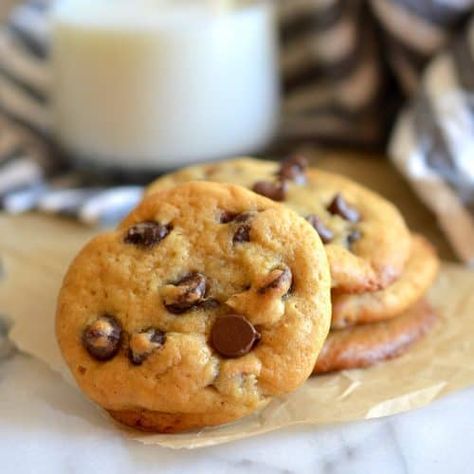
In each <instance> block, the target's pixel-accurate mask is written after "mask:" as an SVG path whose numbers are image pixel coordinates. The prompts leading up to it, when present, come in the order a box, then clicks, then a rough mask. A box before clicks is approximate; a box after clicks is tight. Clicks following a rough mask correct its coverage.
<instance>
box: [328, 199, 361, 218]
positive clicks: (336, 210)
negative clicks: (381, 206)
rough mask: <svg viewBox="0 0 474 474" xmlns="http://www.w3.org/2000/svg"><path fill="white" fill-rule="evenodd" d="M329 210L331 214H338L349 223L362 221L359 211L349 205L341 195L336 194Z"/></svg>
mask: <svg viewBox="0 0 474 474" xmlns="http://www.w3.org/2000/svg"><path fill="white" fill-rule="evenodd" d="M327 209H328V211H329V212H330V213H331V214H337V215H339V216H341V217H342V218H343V219H345V220H346V221H349V222H358V221H359V219H360V214H359V212H358V211H357V209H355V208H354V207H352V206H351V205H349V204H348V203H347V202H346V200H345V199H344V198H343V197H342V194H341V193H338V194H336V196H335V197H334V199H333V200H332V201H331V203H330V204H329V206H328V208H327Z"/></svg>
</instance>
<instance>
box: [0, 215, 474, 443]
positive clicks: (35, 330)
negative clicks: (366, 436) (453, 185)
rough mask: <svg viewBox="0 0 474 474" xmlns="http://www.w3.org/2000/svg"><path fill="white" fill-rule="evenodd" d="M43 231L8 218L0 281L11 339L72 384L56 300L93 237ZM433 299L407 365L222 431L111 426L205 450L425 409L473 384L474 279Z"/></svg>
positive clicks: (444, 283)
mask: <svg viewBox="0 0 474 474" xmlns="http://www.w3.org/2000/svg"><path fill="white" fill-rule="evenodd" d="M5 224H7V225H5ZM36 224H37V225H33V226H32V232H31V234H30V233H28V232H27V233H28V234H29V235H21V236H18V235H17V233H16V231H17V229H15V225H9V223H5V222H2V220H1V219H0V225H1V230H2V232H1V236H0V239H1V242H2V245H1V247H0V249H1V251H2V254H3V259H4V267H5V270H6V274H7V277H6V279H4V280H3V282H0V313H4V314H7V315H9V316H10V317H11V318H12V319H13V321H14V327H13V330H12V333H11V338H12V339H13V341H14V342H15V343H16V344H17V345H18V347H19V348H20V349H21V350H23V351H25V352H27V353H30V354H32V355H34V356H36V357H38V358H39V359H41V360H43V361H45V362H46V363H47V364H48V365H49V366H50V367H51V368H52V369H54V370H56V371H58V372H60V373H61V374H62V375H63V376H64V377H65V378H66V380H68V381H69V382H71V383H74V382H73V381H72V378H71V376H70V375H69V372H68V371H67V368H66V367H65V364H64V363H63V361H62V358H61V356H60V353H59V350H58V348H57V345H56V341H55V338H54V330H53V328H54V313H55V304H56V295H57V292H58V289H59V286H60V283H61V279H62V276H63V274H64V271H65V269H66V267H67V265H68V263H69V261H70V260H71V258H72V257H73V255H74V254H75V253H76V252H77V250H78V249H79V247H80V246H81V245H82V243H83V241H84V240H85V239H86V238H87V237H89V235H88V233H89V234H90V233H91V232H90V231H80V232H75V231H74V228H73V227H72V226H73V224H68V225H69V226H70V228H67V231H68V232H65V229H64V224H61V225H60V224H59V223H58V222H57V221H56V220H52V221H51V222H49V223H48V224H45V223H44V221H41V222H38V223H36ZM33 229H34V231H33ZM23 233H25V232H23ZM33 236H34V238H33ZM25 240H28V246H25V245H24V243H25ZM5 242H6V243H7V244H6V245H4V243H5ZM6 247H8V248H6ZM429 299H430V301H431V302H432V304H433V305H434V306H435V308H436V309H437V310H438V312H439V314H440V318H439V319H440V320H439V323H438V324H437V326H436V328H435V330H434V331H433V332H432V333H431V334H430V335H429V337H428V338H427V339H425V340H423V341H422V342H420V343H419V344H417V345H416V346H415V348H414V349H413V350H412V351H411V352H409V353H408V354H407V355H405V356H403V357H401V358H399V359H396V360H393V361H390V362H386V363H383V364H380V365H379V366H377V367H374V368H371V369H366V370H352V371H344V372H341V373H338V374H335V375H327V376H319V377H313V378H311V379H310V380H309V381H308V382H307V383H306V384H305V385H304V386H303V387H301V388H300V389H299V390H298V391H297V392H295V393H293V394H291V395H289V396H288V397H285V398H281V399H278V400H274V401H273V402H272V403H271V404H270V405H269V406H268V407H267V408H265V409H264V410H263V411H261V412H260V413H258V414H255V415H253V416H250V417H247V418H245V419H243V420H241V421H238V422H235V423H232V424H229V425H225V426H222V427H219V428H211V429H205V430H202V431H200V432H194V433H186V434H180V435H153V434H142V433H140V432H136V431H133V430H127V429H124V428H122V427H121V426H118V425H117V424H115V423H114V422H112V421H111V422H110V427H111V430H115V429H117V428H118V429H120V430H122V431H123V433H124V434H125V435H126V436H128V437H130V438H132V439H135V440H137V441H141V442H143V443H146V444H159V445H162V446H167V447H171V448H197V447H202V446H209V445H215V444H220V443H225V442H229V441H232V440H237V439H240V438H245V437H249V436H253V435H256V434H259V433H265V432H268V431H272V430H276V429H278V428H282V427H287V426H290V425H295V424H312V425H322V424H333V423H340V422H346V421H353V420H361V419H369V418H377V417H381V416H386V415H392V414H395V413H400V412H403V411H407V410H411V409H414V408H418V407H421V406H423V405H426V404H428V403H430V402H432V401H433V400H436V399H437V398H440V397H442V396H444V395H447V394H448V393H450V392H452V391H454V390H459V389H462V388H464V387H467V386H469V385H473V384H474V338H473V336H472V334H474V272H472V271H469V270H466V269H464V268H462V267H460V266H456V265H452V264H450V265H448V264H444V265H443V267H442V270H441V274H440V277H439V279H438V281H437V282H436V284H435V286H434V287H433V288H432V290H431V291H430V294H429ZM66 402H67V401H65V403H66ZM90 408H91V411H89V412H88V413H77V416H84V417H87V418H88V419H90V417H91V416H93V417H96V418H97V422H98V423H99V422H103V420H100V414H99V413H100V412H99V411H98V410H96V409H95V407H93V406H92V405H91V407H90ZM104 416H106V415H105V414H104Z"/></svg>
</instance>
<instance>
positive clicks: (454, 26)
mask: <svg viewBox="0 0 474 474" xmlns="http://www.w3.org/2000/svg"><path fill="white" fill-rule="evenodd" d="M51 1H52V0H51ZM275 2H276V3H277V6H278V12H279V24H280V32H281V35H280V36H281V74H282V82H283V87H284V102H283V117H282V128H281V134H280V138H281V140H279V141H281V142H282V143H284V144H295V143H299V144H301V143H305V144H306V143H308V142H316V143H321V142H323V143H325V142H327V143H337V144H341V143H343V144H350V145H361V146H365V147H366V146H374V145H377V144H381V143H383V142H384V140H386V138H387V137H389V136H390V140H389V153H390V155H391V157H392V158H393V160H394V162H395V163H396V165H397V166H398V168H399V169H400V170H401V171H402V173H404V174H405V176H406V177H407V179H408V180H409V181H410V182H411V183H412V184H413V186H414V188H415V189H416V190H417V192H418V193H419V194H420V196H421V198H422V199H423V200H424V201H425V202H426V203H427V205H428V206H430V207H431V208H432V209H433V210H434V211H435V212H436V214H437V215H438V217H439V219H440V221H441V223H442V224H443V226H444V228H445V230H446V233H447V235H448V237H449V238H450V239H451V241H452V242H453V244H454V247H455V248H456V249H457V251H458V253H459V255H460V256H461V257H462V258H463V259H464V260H465V261H467V262H474V166H473V165H472V164H471V163H472V162H474V122H473V120H474V118H473V117H474V101H473V100H472V91H473V88H474V60H473V51H474V30H473V26H472V24H470V23H469V22H470V16H471V12H472V11H473V10H474V0H350V1H349V0H275ZM49 4H50V0H26V1H25V3H24V4H22V5H21V6H20V7H18V8H17V9H15V10H14V11H13V13H12V15H11V16H10V18H9V20H8V22H7V24H6V25H4V27H3V28H1V27H0V205H1V206H2V208H3V209H5V210H7V211H8V212H12V213H14V212H24V211H27V210H31V209H39V210H41V211H43V212H49V213H59V214H64V215H68V216H73V217H76V218H78V219H80V220H82V221H84V222H88V223H94V224H95V223H99V222H102V223H112V222H114V221H115V220H117V219H119V218H120V217H121V216H123V215H124V214H125V213H126V212H128V210H129V209H130V208H132V207H133V206H134V205H135V204H136V203H137V202H138V201H139V199H140V197H141V194H142V188H141V187H140V186H136V185H131V184H129V183H127V182H125V183H124V181H123V180H122V181H121V185H118V184H117V183H118V182H117V181H114V180H113V179H112V180H111V179H108V180H107V181H104V180H100V179H97V178H95V177H91V176H85V175H84V174H83V173H82V174H79V173H77V172H73V171H71V170H69V169H68V168H67V166H66V165H65V164H64V163H62V162H61V160H60V159H58V157H57V155H56V154H55V153H54V147H53V146H52V145H51V143H50V140H49V133H50V130H49V115H48V96H49V94H48V89H49V71H48V62H47V58H48V51H49V44H48V43H49V31H48V21H47V10H48V6H49ZM400 110H401V111H400ZM398 112H399V113H398ZM397 115H398V119H397V120H396V124H395V127H394V129H393V130H392V132H391V126H392V124H393V122H394V118H395V117H397ZM390 133H391V135H390Z"/></svg>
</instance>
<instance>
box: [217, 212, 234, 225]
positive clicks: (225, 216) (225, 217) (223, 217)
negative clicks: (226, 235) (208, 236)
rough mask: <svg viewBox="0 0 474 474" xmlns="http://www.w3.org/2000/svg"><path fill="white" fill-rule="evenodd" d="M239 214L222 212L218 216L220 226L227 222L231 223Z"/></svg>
mask: <svg viewBox="0 0 474 474" xmlns="http://www.w3.org/2000/svg"><path fill="white" fill-rule="evenodd" d="M238 215H239V214H237V213H235V212H230V211H222V212H221V214H220V216H219V222H220V223H221V224H228V223H229V222H232V221H234V220H235V218H236V217H237V216H238Z"/></svg>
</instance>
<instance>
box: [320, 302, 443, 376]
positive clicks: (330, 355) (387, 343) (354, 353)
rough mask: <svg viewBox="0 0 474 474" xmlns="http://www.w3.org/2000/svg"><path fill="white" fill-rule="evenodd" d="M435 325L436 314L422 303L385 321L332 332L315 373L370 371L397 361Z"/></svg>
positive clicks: (425, 303)
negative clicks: (389, 360)
mask: <svg viewBox="0 0 474 474" xmlns="http://www.w3.org/2000/svg"><path fill="white" fill-rule="evenodd" d="M435 322H436V314H435V312H434V311H433V309H432V308H431V307H430V305H429V304H428V303H427V302H426V301H423V300H422V301H420V302H418V303H416V304H415V305H414V306H413V307H412V308H410V309H409V310H407V311H405V312H404V313H403V314H401V315H400V316H397V317H396V318H393V319H390V320H388V321H381V322H378V323H373V324H366V325H364V326H355V327H353V328H348V329H342V330H338V331H331V332H330V333H329V336H328V338H327V340H326V342H325V344H324V347H323V350H322V351H321V354H320V355H319V358H318V361H317V362H316V365H315V368H314V373H315V374H323V373H327V372H334V371H337V370H345V369H357V368H364V367H370V366H372V365H374V364H376V363H377V362H380V361H383V360H387V359H392V358H394V357H398V356H400V355H402V354H404V353H405V352H407V351H408V350H409V349H410V348H411V346H412V345H413V344H414V343H415V342H417V341H418V340H419V339H421V338H422V337H423V336H424V335H425V334H426V333H427V332H428V331H429V330H430V329H431V328H432V327H433V325H434V323H435Z"/></svg>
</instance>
